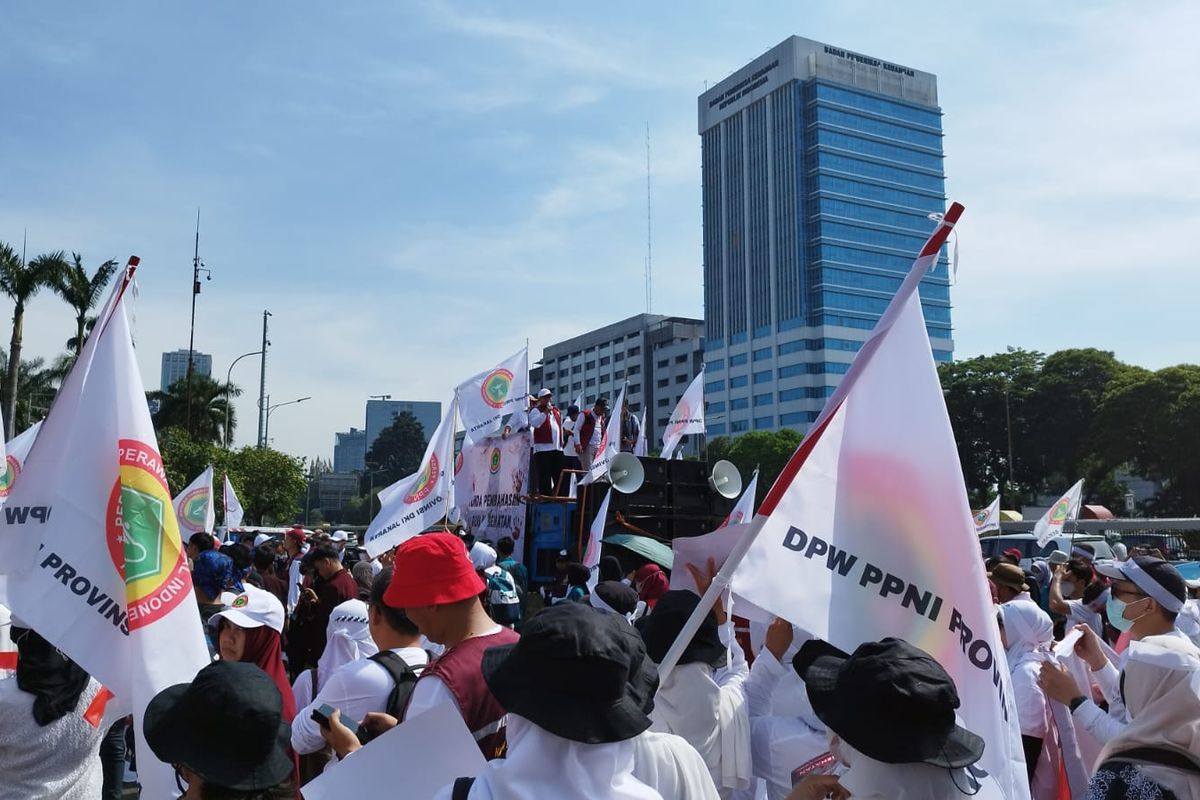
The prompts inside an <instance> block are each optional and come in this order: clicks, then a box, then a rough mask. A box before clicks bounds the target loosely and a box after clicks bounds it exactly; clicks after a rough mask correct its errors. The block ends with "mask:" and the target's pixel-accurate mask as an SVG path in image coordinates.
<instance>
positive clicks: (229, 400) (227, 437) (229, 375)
mask: <svg viewBox="0 0 1200 800" xmlns="http://www.w3.org/2000/svg"><path fill="white" fill-rule="evenodd" d="M261 352H262V350H255V351H254V352H253V353H242V354H241V355H240V356H238V357H237V358H235V359H234V360H233V364H230V365H229V369H227V370H226V371H225V388H226V389H228V388H229V381H230V379H231V378H232V376H233V367H234V365H235V364H237V362H239V361H241V360H242V359H243V358H249V357H250V356H256V355H258V354H260V353H261ZM232 402H233V400H232V398H231V397H229V396H226V398H225V449H226V450H228V449H229V440H230V438H232V437H231V436H230V433H229V406H230V404H231V403H232Z"/></svg>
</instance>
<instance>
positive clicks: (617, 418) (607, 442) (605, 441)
mask: <svg viewBox="0 0 1200 800" xmlns="http://www.w3.org/2000/svg"><path fill="white" fill-rule="evenodd" d="M627 385H628V384H625V385H623V386H622V387H621V393H620V394H619V395H617V404H616V405H615V406H613V407H612V408H611V409H609V412H608V423H607V424H606V425H605V426H604V435H603V436H601V437H600V446H599V447H597V448H596V457H595V458H593V459H592V469H591V471H590V472H588V474H587V475H584V476H583V480H582V481H580V483H592V482H593V481H598V480H600V479H601V478H606V479H607V477H608V467H609V465H610V464H611V463H612V460H613V457H614V456H616V454H617V453H619V452H621V409H622V408H624V407H625V388H626V386H627Z"/></svg>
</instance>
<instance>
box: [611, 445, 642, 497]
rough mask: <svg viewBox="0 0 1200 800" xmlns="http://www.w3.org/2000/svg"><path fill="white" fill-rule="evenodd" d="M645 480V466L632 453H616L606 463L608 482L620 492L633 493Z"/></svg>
mask: <svg viewBox="0 0 1200 800" xmlns="http://www.w3.org/2000/svg"><path fill="white" fill-rule="evenodd" d="M645 480H646V468H645V467H643V466H642V462H641V461H639V460H638V457H637V456H635V455H633V454H632V453H617V454H616V455H615V456H613V458H612V461H610V462H609V464H608V482H609V483H611V484H612V487H613V488H614V489H616V490H617V491H618V492H620V493H621V494H633V493H634V492H636V491H637V490H638V489H640V488H642V483H643V482H644V481H645Z"/></svg>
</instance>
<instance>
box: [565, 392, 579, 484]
mask: <svg viewBox="0 0 1200 800" xmlns="http://www.w3.org/2000/svg"><path fill="white" fill-rule="evenodd" d="M578 425H579V406H577V405H575V404H574V403H572V404H571V405H569V406H567V413H566V415H565V416H564V417H563V420H562V440H563V443H562V454H563V464H562V468H563V469H579V454H578V453H576V452H575V428H576V427H577V426H578Z"/></svg>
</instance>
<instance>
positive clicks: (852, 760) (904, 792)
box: [830, 741, 1004, 800]
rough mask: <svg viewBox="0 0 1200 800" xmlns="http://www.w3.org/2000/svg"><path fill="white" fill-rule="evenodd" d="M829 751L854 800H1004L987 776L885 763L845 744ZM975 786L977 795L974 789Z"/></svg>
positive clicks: (842, 782)
mask: <svg viewBox="0 0 1200 800" xmlns="http://www.w3.org/2000/svg"><path fill="white" fill-rule="evenodd" d="M830 750H831V751H832V752H833V753H834V755H836V756H837V757H838V760H839V761H841V762H842V763H843V764H845V765H846V766H847V767H848V769H847V770H846V772H845V773H844V774H843V775H841V776H839V777H838V783H840V784H841V785H842V786H843V787H844V788H845V789H846V790H847V791H848V792H850V796H851V797H852V798H854V800H883V798H887V800H957V799H958V798H960V797H971V798H973V800H1004V795H1003V794H1002V793H1001V791H1000V786H999V784H997V783H996V781H995V780H993V779H992V778H991V777H990V776H984V777H983V779H982V780H976V779H974V778H972V776H971V775H970V774H968V772H967V770H965V769H955V770H949V769H946V768H945V767H935V766H933V765H932V764H885V763H883V762H882V761H876V760H875V759H873V758H870V757H869V756H865V755H863V754H862V753H860V752H858V751H857V750H855V749H854V748H853V747H851V746H850V745H849V744H848V743H847V742H845V741H835V742H833V743H831V744H830ZM976 786H978V787H979V790H978V792H976V791H975V787H976Z"/></svg>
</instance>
